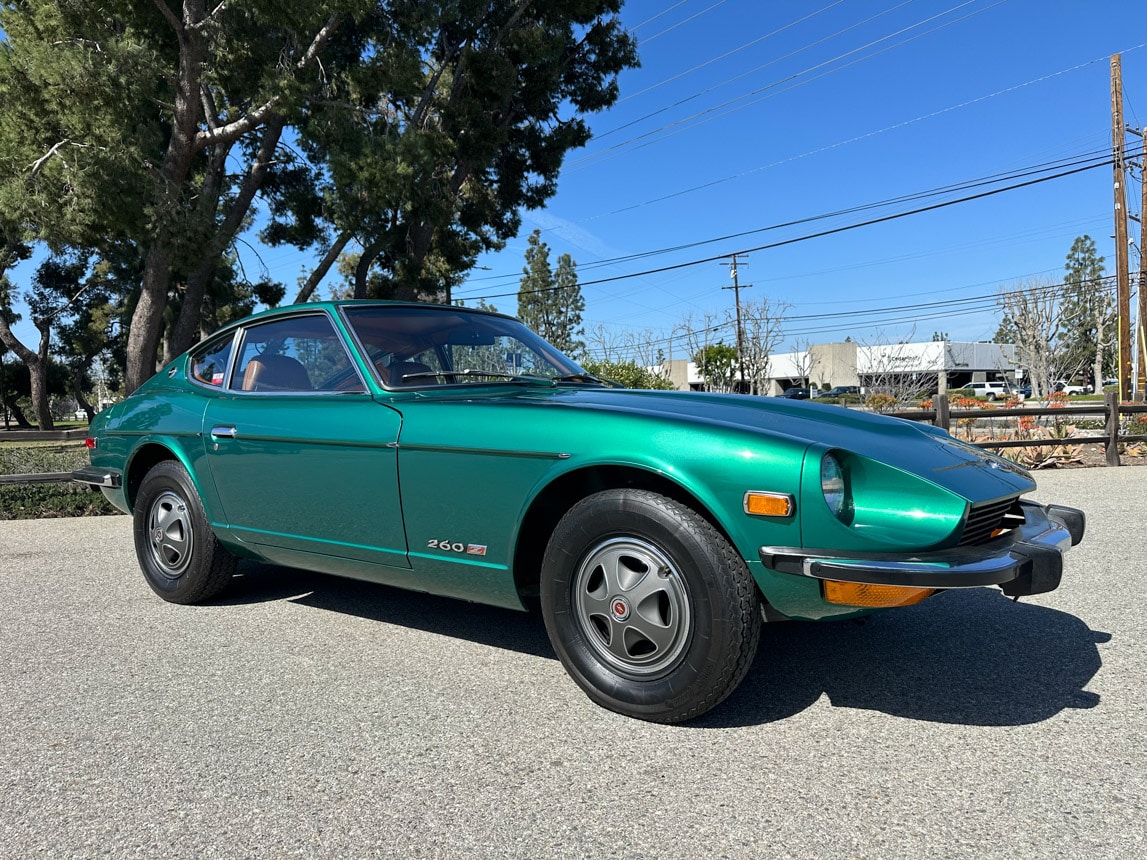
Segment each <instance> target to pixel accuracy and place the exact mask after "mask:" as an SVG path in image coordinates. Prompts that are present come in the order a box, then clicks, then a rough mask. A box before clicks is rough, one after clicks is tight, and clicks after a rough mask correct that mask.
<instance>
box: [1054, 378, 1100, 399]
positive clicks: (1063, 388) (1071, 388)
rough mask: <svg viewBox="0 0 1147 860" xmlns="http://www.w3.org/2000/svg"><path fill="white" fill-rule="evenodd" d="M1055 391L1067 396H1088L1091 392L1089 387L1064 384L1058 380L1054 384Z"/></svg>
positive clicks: (1091, 389)
mask: <svg viewBox="0 0 1147 860" xmlns="http://www.w3.org/2000/svg"><path fill="white" fill-rule="evenodd" d="M1055 390H1056V391H1059V392H1062V393H1064V394H1067V395H1072V394H1090V393H1091V392H1092V391H1093V388H1092V386H1090V385H1076V384H1074V383H1070V382H1065V381H1064V380H1062V379H1061V380H1060V381H1059V382H1057V383H1056V384H1055Z"/></svg>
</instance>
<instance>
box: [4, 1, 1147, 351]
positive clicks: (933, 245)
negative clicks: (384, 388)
mask: <svg viewBox="0 0 1147 860" xmlns="http://www.w3.org/2000/svg"><path fill="white" fill-rule="evenodd" d="M622 17H623V20H624V22H625V23H626V25H627V26H628V27H629V28H631V29H632V30H633V31H634V32H635V34H636V36H637V38H638V42H639V51H640V55H641V61H642V66H641V68H640V69H635V70H632V71H628V72H626V73H625V74H623V76H622V78H621V99H620V101H619V102H618V104H617V105H616V106H615V107H613V108H612V109H611V110H609V111H608V112H605V113H602V114H598V115H595V116H593V117H592V118H591V119H590V121H591V125H592V127H593V129H594V133H595V139H594V140H592V141H591V142H590V144H589V145H588V146H587V147H586V148H585V149H583V150H580V151H577V152H574V153H572V154H571V155H570V156H569V157H568V159H567V163H566V166H565V168H564V170H563V172H562V178H561V182H560V190H559V192H558V194H557V196H556V197H554V198H553V199H552V200H551V201H550V203H549V205H548V206H547V207H546V209H545V210H543V211H538V212H529V213H525V215H524V219H523V226H522V231H521V234H520V236H519V237H518V238H517V239H516V240H514V241H511V242H510V243H509V245H508V246H507V248H506V249H505V250H504V251H502V252H499V253H497V254H490V255H486V256H485V257H484V258H483V259H482V260H481V261H480V266H481V268H479V269H477V270H475V271H474V272H473V273H472V275H471V277H470V278H469V279H468V280H467V281H466V283H465V284H463V285H462V287H460V288H459V289H458V290H457V291H456V297H457V298H463V299H466V300H468V301H471V302H473V301H476V300H477V299H478V298H485V299H486V300H487V301H489V302H491V303H492V304H494V305H495V306H497V307H498V308H499V310H502V311H505V312H508V313H515V312H516V309H517V300H516V292H517V288H518V281H519V278H520V277H521V271H522V266H523V256H524V253H525V248H526V237H527V236H528V235H529V233H530V232H531V231H532V230H533V229H534V228H540V229H541V230H542V231H543V234H542V235H543V239H544V240H545V242H546V243H547V244H548V245H549V247H550V249H551V260H553V261H556V259H557V256H558V255H559V254H563V253H568V254H570V255H571V256H572V257H573V258H574V260H575V261H576V262H577V264H578V271H579V276H580V280H581V281H582V283H583V295H584V297H585V300H586V311H585V314H584V322H585V326H586V330H587V332H590V331H592V330H594V329H595V328H597V327H598V326H606V327H607V328H608V329H609V330H610V331H611V332H613V333H614V334H615V335H620V334H624V333H627V332H629V333H632V334H633V335H634V337H635V338H637V339H638V340H639V341H640V340H645V339H647V335H646V332H647V331H648V332H652V333H653V334H652V339H658V338H668V335H669V334H670V333H671V331H672V330H673V329H674V328H675V327H677V326H679V325H680V324H682V323H683V322H684V321H685V320H686V319H687V318H688V317H689V316H690V315H692V318H693V320H694V322H697V321H699V320H700V319H701V318H702V317H703V316H704V315H705V314H721V313H723V312H724V310H725V309H726V308H729V307H731V306H732V300H733V295H732V292H731V291H729V290H722V289H721V287H722V286H725V285H727V284H729V283H730V280H729V274H728V268H727V266H725V265H721V264H719V263H718V262H717V261H716V259H717V258H721V257H722V256H727V255H730V254H732V253H734V252H737V253H742V252H745V251H749V250H750V249H759V250H752V251H751V253H749V254H748V257H747V264H742V266H741V268H740V278H741V282H742V284H751V287H750V288H749V289H747V290H746V291H744V292H743V294H742V295H743V299H744V300H745V301H759V300H761V299H762V298H767V299H768V300H769V301H770V302H772V303H774V304H781V305H786V306H787V311H786V316H785V320H784V323H783V329H784V331H785V338H784V341H783V345H784V347H786V348H787V347H789V346H792V345H793V344H795V343H796V342H797V341H804V340H806V339H807V340H811V341H812V342H827V341H833V340H843V339H844V338H845V337H852V339H854V340H859V341H861V342H879V341H882V340H898V339H901V338H905V337H908V338H914V339H920V340H928V339H930V338H931V335H932V332H934V331H937V330H939V331H945V332H947V333H948V334H949V335H950V336H951V337H952V339H955V340H985V339H990V338H991V337H992V336H993V334H994V333H995V330H996V325H997V322H998V312H997V311H996V309H995V307H994V302H993V296H994V295H995V294H996V293H997V292H998V291H999V289H1000V288H1001V287H1008V286H1015V285H1016V284H1017V283H1019V282H1022V281H1025V280H1028V279H1035V278H1042V279H1045V280H1046V281H1049V282H1057V281H1059V280H1060V279H1061V277H1062V274H1063V263H1064V257H1065V255H1066V254H1067V251H1068V249H1069V248H1070V246H1071V243H1072V241H1073V240H1074V239H1075V237H1076V236H1079V235H1082V234H1085V233H1086V234H1089V235H1090V236H1091V237H1092V238H1094V239H1095V241H1096V243H1097V245H1098V248H1099V252H1100V254H1102V255H1103V256H1105V257H1106V258H1107V261H1108V271H1109V272H1110V271H1111V267H1112V265H1113V262H1114V241H1113V239H1112V238H1111V237H1112V235H1113V233H1114V229H1113V215H1112V210H1113V202H1112V199H1113V198H1112V170H1111V168H1110V167H1109V166H1098V167H1093V168H1091V169H1081V170H1080V172H1078V173H1075V174H1074V175H1071V176H1066V177H1062V178H1057V179H1048V180H1047V181H1042V182H1039V183H1036V184H1032V185H1030V186H1028V187H1026V188H1020V189H1016V190H1010V191H1001V192H1000V193H996V194H991V195H989V196H984V197H982V198H981V199H977V200H972V201H968V202H962V203H954V204H953V205H948V206H943V207H941V208H936V209H934V210H933V211H928V212H923V213H920V214H915V215H908V216H905V217H900V218H893V219H891V220H886V221H883V222H882V223H877V224H874V225H871V226H863V227H857V228H856V229H841V228H847V227H850V226H852V225H856V224H858V223H860V222H863V221H867V220H871V219H881V218H886V217H888V216H892V215H897V214H900V213H904V212H907V211H909V210H913V209H918V208H924V207H929V206H934V205H935V204H938V203H947V202H951V201H954V200H957V199H958V198H962V197H969V196H973V195H975V194H983V193H984V192H986V191H990V190H996V189H1000V188H1002V187H1003V186H1006V185H1011V184H1017V183H1019V182H1030V181H1032V180H1033V179H1036V178H1043V177H1046V176H1049V175H1051V174H1053V173H1058V172H1063V171H1064V170H1068V169H1080V168H1083V167H1086V166H1087V165H1091V164H1095V163H1097V162H1099V161H1101V160H1102V159H1103V158H1105V157H1107V156H1108V155H1109V154H1110V149H1111V98H1110V63H1109V58H1110V55H1112V54H1115V53H1121V54H1122V66H1123V85H1124V109H1125V112H1126V117H1125V119H1126V121H1127V123H1128V124H1129V125H1131V126H1133V127H1135V128H1141V127H1143V126H1145V125H1147V3H1145V2H1142V0H805V2H799V0H684V1H683V2H676V0H661V2H653V0H629V2H628V3H627V4H626V6H625V7H624V9H623V12H622ZM1127 139H1128V142H1129V144H1130V145H1132V146H1133V147H1135V150H1134V152H1135V153H1138V152H1139V151H1140V150H1139V147H1141V141H1140V139H1139V138H1137V137H1134V136H1130V135H1129V136H1128V138H1127ZM1032 169H1039V170H1040V171H1042V172H1039V173H1030V171H1031V170H1032ZM1020 174H1025V175H1023V176H1022V177H1020ZM1009 177H1011V178H1009ZM989 178H994V181H993V182H991V183H989V184H981V185H977V186H975V187H971V188H964V189H962V190H958V189H957V188H956V187H957V186H961V185H962V184H964V183H975V182H980V181H982V180H986V179H989ZM1139 188H1140V187H1139V184H1138V182H1137V181H1135V182H1132V183H1131V184H1130V186H1129V187H1128V197H1129V204H1130V206H1129V208H1130V211H1131V212H1133V213H1136V214H1137V213H1138V212H1139V208H1140V203H1139V201H1140V190H1139ZM941 189H950V190H948V191H940V190H941ZM935 191H939V193H936V194H933V195H930V196H927V197H921V198H918V199H911V200H907V199H900V200H899V201H898V202H891V203H889V202H887V201H897V199H898V198H906V197H908V196H910V195H919V194H922V193H926V192H935ZM873 204H883V205H877V206H873ZM870 206H871V207H872V208H866V209H863V210H861V211H853V212H848V211H847V210H853V209H856V208H857V207H870ZM832 213H843V214H836V215H833V214H832ZM826 215H827V216H828V217H821V216H826ZM806 219H812V220H806ZM791 222H803V223H796V224H793V223H791ZM784 224H790V226H777V225H784ZM833 231H837V232H833ZM822 232H828V233H829V235H824V236H821V237H819V238H804V237H807V236H810V235H811V234H815V233H822ZM1133 236H1134V238H1135V239H1136V243H1137V244H1138V227H1137V225H1134V227H1133ZM720 237H734V238H726V239H720ZM712 240H718V241H712ZM683 246H688V247H683ZM767 246H771V247H767ZM672 248H678V249H679V250H676V251H666V252H664V253H651V252H658V251H662V250H663V249H672ZM636 255H642V256H636ZM244 256H249V254H248V253H245V255H244ZM627 258H631V259H627ZM699 260H700V261H706V262H700V263H697V264H695V265H690V264H692V263H695V261H699ZM1131 261H1132V267H1133V269H1135V268H1137V267H1138V254H1137V250H1136V249H1132V251H1131ZM305 262H306V261H305V260H302V259H300V258H299V257H298V255H297V254H294V253H293V252H291V251H289V250H286V249H270V250H266V249H265V250H264V251H262V252H261V253H260V255H259V259H258V260H255V259H254V258H253V256H252V257H250V258H249V265H250V266H254V267H257V268H262V269H264V270H265V271H266V273H267V274H269V275H270V276H271V277H274V278H276V279H279V280H282V281H283V282H285V283H286V284H288V289H289V291H290V290H291V288H292V287H293V284H294V282H295V279H296V277H297V276H298V275H299V273H300V271H301V269H302V268H303V266H304V264H305ZM656 270H661V271H656ZM643 273H644V274H643ZM18 277H19V273H17V278H18ZM14 280H16V282H17V284H18V285H21V286H23V279H19V280H17V279H15V278H14ZM595 282H599V283H595ZM937 302H951V304H948V305H937V306H933V307H926V306H924V305H926V304H927V303H937ZM888 309H892V310H888ZM28 331H29V329H28V328H26V327H22V328H20V329H18V332H20V333H22V334H24V335H27V336H26V338H25V339H26V342H30V341H31V337H30V335H28ZM729 334H730V338H729V340H730V342H731V340H732V337H733V335H732V332H730V333H729ZM665 348H666V350H667V352H669V353H672V354H674V357H683V355H682V354H680V353H681V350H682V347H681V346H680V344H679V342H675V343H673V344H670V343H669V342H668V341H667V340H666V343H665Z"/></svg>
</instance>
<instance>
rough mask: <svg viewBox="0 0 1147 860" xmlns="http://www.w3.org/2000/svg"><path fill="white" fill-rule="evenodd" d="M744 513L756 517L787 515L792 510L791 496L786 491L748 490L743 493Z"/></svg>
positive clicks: (790, 513)
mask: <svg viewBox="0 0 1147 860" xmlns="http://www.w3.org/2000/svg"><path fill="white" fill-rule="evenodd" d="M744 506H745V513H746V514H752V515H753V516H757V517H788V516H792V512H793V497H792V496H790V495H789V494H788V493H766V492H763V491H760V490H750V491H749V492H747V493H745V501H744Z"/></svg>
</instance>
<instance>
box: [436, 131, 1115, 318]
mask: <svg viewBox="0 0 1147 860" xmlns="http://www.w3.org/2000/svg"><path fill="white" fill-rule="evenodd" d="M1110 163H1111V152H1110V150H1109V149H1101V150H1093V151H1091V152H1086V153H1081V154H1078V155H1072V156H1065V157H1064V158H1061V159H1056V160H1054V161H1048V162H1043V163H1041V164H1034V165H1029V166H1026V167H1021V168H1016V169H1015V170H1011V171H1005V172H1001V173H996V174H992V175H990V176H983V177H978V178H976V179H969V180H964V181H962V182H956V183H952V184H949V185H943V186H939V187H936V188H930V189H927V190H925V191H916V192H912V193H910V194H902V195H899V196H897V197H889V198H885V199H884V200H878V201H874V202H871V203H863V204H860V205H857V206H850V207H847V208H844V209H837V210H834V211H832V212H824V213H821V214H818V215H810V216H806V217H804V218H795V219H791V220H789V221H782V222H778V223H776V224H769V225H766V226H764V227H756V228H753V229H751V230H742V231H740V232H737V233H729V234H726V235H724V236H716V237H713V238H709V239H699V240H697V241H694V242H686V243H682V244H680V245H674V246H670V247H665V248H658V249H654V250H650V251H641V252H638V253H635V254H627V255H624V256H620V257H609V258H606V259H603V260H595V261H591V262H589V263H585V264H579V267H578V268H579V270H580V271H582V272H585V271H591V270H595V269H600V268H603V267H607V266H615V265H617V264H619V263H630V262H634V261H636V260H642V259H648V258H650V257H656V256H661V255H664V254H672V253H678V252H681V251H687V250H690V249H693V248H700V247H704V246H705V245H713V244H717V243H719V242H730V241H732V240H734V239H743V238H745V237H748V236H752V235H756V234H760V233H766V232H771V231H774V230H780V229H784V228H786V227H797V226H800V225H802V224H812V223H816V222H818V221H825V220H828V219H831V218H839V217H842V216H845V215H855V214H857V213H860V212H867V211H872V210H876V209H881V208H885V207H888V206H895V205H897V204H903V203H911V202H914V201H917V200H927V199H929V198H933V197H939V196H942V195H944V194H952V193H956V192H960V191H968V190H971V189H973V188H982V187H985V186H988V185H991V184H994V183H998V182H1005V181H1013V180H1016V179H1023V178H1025V177H1031V176H1038V175H1040V174H1042V173H1047V172H1049V171H1062V170H1064V169H1068V168H1076V167H1080V166H1084V165H1087V166H1094V167H1102V166H1105V165H1109V164H1110ZM1048 178H1057V176H1052V177H1048ZM1020 187H1022V186H1020ZM1001 190H1007V189H1001ZM973 199H974V198H973ZM953 202H959V201H953ZM725 256H727V255H725ZM702 262H705V261H702ZM658 271H660V270H658ZM638 276H639V275H633V276H631V277H638ZM519 277H520V275H519V274H518V273H515V274H513V275H507V274H498V275H488V276H483V277H479V278H471V279H469V280H468V281H467V284H476V283H478V282H481V281H498V282H500V283H499V284H495V285H493V286H494V288H497V287H498V286H501V285H503V284H504V285H505V286H509V285H510V284H511V283H513V281H514V280H516V279H518V278H519ZM592 283H597V282H592ZM455 295H457V296H458V297H459V298H479V297H478V296H465V295H462V294H461V292H460V291H455ZM481 298H496V296H481Z"/></svg>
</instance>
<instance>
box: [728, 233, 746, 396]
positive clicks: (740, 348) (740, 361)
mask: <svg viewBox="0 0 1147 860" xmlns="http://www.w3.org/2000/svg"><path fill="white" fill-rule="evenodd" d="M721 265H725V264H724V263H722V264H721ZM728 265H729V275H730V276H731V277H732V278H733V285H732V286H730V287H721V289H722V290H732V291H733V302H734V304H735V305H736V308H737V373H738V374H739V375H740V377H741V385H745V384H746V381H745V335H744V331H743V329H742V328H741V290H742V289H745V290H747V289H748V288H749V287H751V286H752V284H745V285H744V286H743V287H742V286H741V282H740V280H739V278H738V276H737V255H736V254H734V255H733V261H732V262H731V263H729V264H728ZM745 265H748V263H746V264H745ZM746 393H750V392H746Z"/></svg>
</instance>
